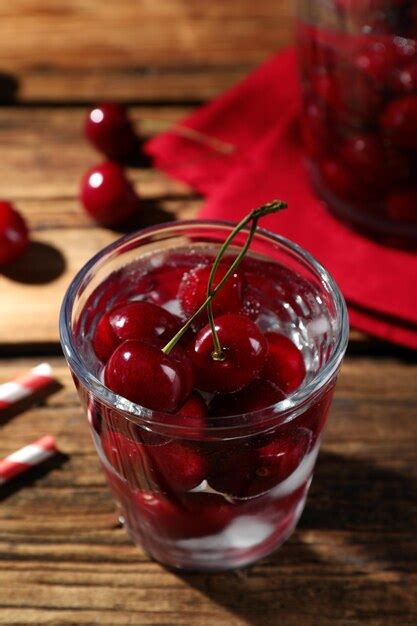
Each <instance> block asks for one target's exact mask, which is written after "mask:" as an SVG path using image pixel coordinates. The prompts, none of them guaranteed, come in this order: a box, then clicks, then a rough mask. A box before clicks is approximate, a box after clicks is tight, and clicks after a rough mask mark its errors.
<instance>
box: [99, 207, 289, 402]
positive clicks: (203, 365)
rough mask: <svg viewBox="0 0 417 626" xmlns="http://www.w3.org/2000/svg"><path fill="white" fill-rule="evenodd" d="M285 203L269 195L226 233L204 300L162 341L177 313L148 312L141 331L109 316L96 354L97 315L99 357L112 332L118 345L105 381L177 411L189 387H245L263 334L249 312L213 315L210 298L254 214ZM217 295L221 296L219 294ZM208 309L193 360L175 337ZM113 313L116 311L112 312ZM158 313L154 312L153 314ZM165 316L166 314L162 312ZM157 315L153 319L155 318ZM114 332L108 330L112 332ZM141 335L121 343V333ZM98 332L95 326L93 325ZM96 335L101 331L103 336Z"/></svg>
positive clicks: (261, 350)
mask: <svg viewBox="0 0 417 626" xmlns="http://www.w3.org/2000/svg"><path fill="white" fill-rule="evenodd" d="M285 206H286V205H285V204H284V203H283V202H280V201H274V202H271V203H269V204H266V205H264V206H262V207H260V208H259V209H255V210H253V211H251V212H250V213H249V214H248V215H247V216H246V217H245V218H244V219H243V220H242V221H241V222H240V223H239V224H238V225H237V226H236V227H235V228H234V229H233V231H232V232H231V233H230V235H229V237H228V238H227V239H226V241H225V242H224V244H223V245H222V247H221V249H220V251H219V253H218V255H217V257H216V259H215V261H214V263H213V267H212V269H211V272H210V275H209V277H208V281H207V295H206V298H205V300H204V302H203V303H202V304H201V305H200V306H199V307H198V309H197V310H196V311H195V312H194V313H193V315H191V317H190V318H189V319H188V321H187V322H186V323H185V324H184V326H183V327H182V328H181V329H179V330H178V332H176V334H175V335H174V337H173V338H172V339H171V340H170V341H169V342H168V343H166V345H164V342H165V340H166V335H167V334H168V333H169V332H171V333H172V332H173V331H174V325H175V323H176V319H175V318H174V317H173V316H171V318H169V319H168V318H167V316H168V315H169V314H168V313H167V312H166V311H164V310H163V309H159V307H156V309H158V310H159V311H163V313H159V314H157V313H155V316H156V317H155V318H154V319H153V320H152V316H151V314H149V316H147V320H146V322H140V321H138V324H141V323H144V324H146V326H147V330H146V332H145V331H144V330H143V329H142V330H140V331H139V330H138V329H136V331H135V333H132V332H131V330H132V329H130V330H129V329H128V327H127V326H126V325H124V324H123V323H120V320H119V322H117V319H116V321H115V320H113V321H112V322H111V323H110V325H109V326H111V328H110V331H109V341H108V342H107V343H108V348H107V350H106V354H101V355H100V354H99V351H100V349H101V348H102V347H103V346H105V345H107V344H106V339H105V337H106V332H105V326H106V324H109V322H108V320H107V321H106V317H104V318H102V320H100V322H99V325H98V327H97V329H98V335H99V338H100V339H99V341H98V344H99V345H98V346H95V350H96V352H97V353H98V355H99V356H101V358H103V360H104V359H105V358H106V356H108V354H109V353H110V352H111V350H112V348H113V344H112V336H115V335H117V338H116V339H115V342H119V345H118V346H117V347H116V348H115V349H114V351H113V352H111V356H110V357H109V358H108V361H107V364H106V367H105V383H106V385H107V386H108V387H109V388H110V389H112V390H113V391H115V392H116V393H118V394H119V395H122V396H124V397H126V398H128V399H129V400H131V401H133V402H135V403H137V404H141V405H143V406H146V407H147V408H149V409H153V410H159V411H166V412H171V413H175V412H177V411H178V410H179V409H180V408H181V406H182V405H183V404H184V402H185V401H186V400H187V398H188V397H190V393H191V391H192V389H193V387H194V383H195V380H194V379H195V377H196V378H197V381H196V383H197V384H196V386H197V387H198V388H199V389H201V390H210V391H213V390H216V391H220V392H235V391H238V390H239V389H242V388H243V387H245V386H246V385H247V384H248V383H250V382H251V381H252V380H253V379H254V378H256V376H257V375H258V374H259V373H260V371H261V369H262V367H263V366H264V363H265V358H266V352H267V343H266V339H265V337H264V335H263V334H262V333H261V332H260V331H259V329H258V328H257V326H256V325H255V324H254V322H252V321H251V320H250V319H249V318H247V317H245V316H244V315H238V314H236V313H226V314H223V315H221V316H219V317H218V318H217V320H216V321H215V320H214V315H213V304H215V302H216V300H215V298H216V295H217V293H218V292H220V290H221V289H222V288H223V286H224V285H225V284H226V283H227V281H228V280H229V279H230V277H231V276H232V275H233V274H235V272H236V269H237V267H238V265H239V264H240V263H241V261H242V260H243V258H244V256H245V254H246V252H247V251H248V249H249V246H250V244H251V241H252V239H253V237H254V235H255V232H256V228H257V223H258V220H259V219H260V218H261V217H262V216H264V215H267V214H269V213H274V212H276V211H279V210H281V209H283V208H285ZM248 223H251V227H250V232H249V235H248V237H247V240H246V243H245V245H244V246H243V248H242V249H241V251H240V253H239V254H238V256H237V257H236V259H235V260H234V261H233V262H232V263H231V265H230V267H229V268H228V269H227V271H225V272H224V273H223V271H222V274H223V275H222V277H221V279H220V280H219V282H217V284H216V286H215V287H213V284H214V279H215V276H216V272H217V270H218V268H219V265H220V263H221V261H222V258H223V256H224V254H225V253H226V251H227V249H228V248H229V245H230V244H231V242H232V240H233V239H234V238H235V236H236V235H237V233H239V232H240V231H241V230H242V229H243V228H244V227H245V226H246V225H247V224H248ZM219 297H221V296H219ZM140 304H141V305H142V306H143V305H145V306H147V307H152V305H151V304H150V303H144V302H143V303H139V302H136V303H131V305H125V306H137V305H140ZM205 310H207V313H208V318H209V324H208V325H207V326H206V327H205V328H203V329H202V330H201V331H200V332H199V334H198V335H197V338H196V340H195V343H194V348H193V351H192V362H191V360H190V358H189V356H188V355H187V354H186V353H185V352H184V351H183V350H182V349H181V348H180V346H179V345H178V343H179V342H180V340H181V339H182V338H183V337H184V335H185V334H186V333H187V331H188V330H189V329H190V327H191V326H192V324H193V322H194V321H195V319H196V318H197V317H198V316H199V315H200V314H201V313H202V312H203V311H205ZM116 313H117V312H116ZM158 315H159V317H158ZM161 316H163V317H165V320H163V319H162V317H161ZM157 318H158V319H157ZM112 333H113V335H112ZM132 335H134V336H135V337H140V339H139V340H138V339H135V340H128V341H124V342H123V343H120V341H121V340H123V339H124V338H126V337H129V336H130V337H132ZM96 337H97V330H96ZM101 337H104V339H102V338H101Z"/></svg>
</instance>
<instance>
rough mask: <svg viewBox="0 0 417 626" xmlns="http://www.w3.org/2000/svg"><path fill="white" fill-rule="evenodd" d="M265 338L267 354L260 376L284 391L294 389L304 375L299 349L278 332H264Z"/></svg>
mask: <svg viewBox="0 0 417 626" xmlns="http://www.w3.org/2000/svg"><path fill="white" fill-rule="evenodd" d="M265 338H266V339H267V341H268V354H267V357H266V362H265V367H264V369H263V371H262V376H264V377H265V378H266V379H267V380H269V381H270V382H272V383H273V384H274V385H276V386H277V387H279V388H280V389H282V391H284V392H285V393H291V392H293V391H295V389H297V387H299V386H300V385H301V383H302V382H303V380H304V378H305V375H306V366H305V362H304V358H303V355H302V352H301V350H299V349H298V348H297V346H296V345H295V344H294V343H293V342H292V341H291V340H290V339H288V337H286V336H285V335H281V334H280V333H274V332H269V333H265Z"/></svg>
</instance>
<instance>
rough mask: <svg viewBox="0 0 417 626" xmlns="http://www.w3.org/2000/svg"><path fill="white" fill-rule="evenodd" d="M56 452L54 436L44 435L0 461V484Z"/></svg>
mask: <svg viewBox="0 0 417 626" xmlns="http://www.w3.org/2000/svg"><path fill="white" fill-rule="evenodd" d="M57 452H58V448H57V446H56V441H55V437H52V436H51V435H45V436H44V437H41V438H40V439H37V441H34V442H33V443H31V444H29V445H28V446H25V447H24V448H20V450H16V452H13V453H12V454H10V455H9V456H7V457H6V458H5V459H3V460H2V461H0V485H3V484H4V483H6V482H8V481H9V480H10V479H11V478H14V477H15V476H19V474H23V472H26V471H27V470H28V469H30V468H31V467H35V465H39V463H43V461H46V459H49V458H50V457H52V456H54V454H56V453H57Z"/></svg>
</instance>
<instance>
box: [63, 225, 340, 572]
mask: <svg viewBox="0 0 417 626" xmlns="http://www.w3.org/2000/svg"><path fill="white" fill-rule="evenodd" d="M228 230H230V227H229V226H227V225H217V224H211V223H203V222H196V223H185V224H184V225H182V224H181V223H180V224H179V225H177V226H174V227H170V226H169V225H167V226H162V227H157V228H155V229H150V230H149V231H148V232H147V231H144V233H143V234H138V235H134V236H133V237H132V236H131V237H128V238H125V239H122V240H121V241H120V242H118V243H117V244H115V245H113V246H111V247H110V248H109V249H108V250H104V251H103V252H102V253H100V255H99V256H98V258H97V259H95V260H93V261H92V262H90V265H89V267H87V268H86V269H85V270H84V273H83V272H81V275H80V276H79V277H78V278H77V279H76V280H75V281H74V284H73V286H72V287H71V288H70V290H69V293H68V295H67V298H66V301H65V302H64V307H63V313H62V315H63V318H62V325H61V331H62V342H63V347H64V351H65V354H66V356H67V360H68V362H69V365H70V367H71V370H72V373H73V376H74V378H75V379H76V381H77V389H78V392H79V395H80V398H81V400H82V403H83V405H84V406H85V409H86V412H87V417H88V421H89V424H90V428H91V431H92V435H93V440H94V444H95V446H96V448H97V452H98V454H99V458H100V461H101V464H102V467H103V470H104V472H105V475H106V477H107V481H108V484H109V486H110V489H111V491H112V493H113V496H114V498H115V500H116V502H117V504H118V507H119V510H120V515H121V519H122V520H123V521H124V523H125V525H126V528H127V530H128V532H129V533H130V535H131V537H132V539H133V540H134V542H135V543H137V544H139V545H141V546H142V547H143V548H145V550H146V551H147V552H149V554H151V555H152V556H153V557H154V558H156V559H157V560H159V561H161V562H162V563H165V564H168V565H170V566H173V567H178V568H185V569H199V570H219V569H229V568H231V567H240V566H243V565H245V564H247V563H250V562H252V561H255V560H257V559H258V558H260V557H262V556H264V555H266V554H268V553H269V552H271V551H272V550H273V549H275V548H276V547H278V546H279V545H280V544H281V543H282V542H283V541H285V539H286V538H287V537H288V536H289V535H290V534H291V532H292V531H293V530H294V527H295V525H296V523H297V520H298V519H299V517H300V515H301V513H302V510H303V508H304V504H305V500H306V497H307V492H308V488H309V486H310V482H311V479H312V474H313V469H314V464H315V461H316V457H317V454H318V450H319V445H320V440H321V435H322V432H323V428H324V425H325V422H326V419H327V414H328V411H329V407H330V404H331V399H332V395H333V390H334V385H335V381H336V375H337V371H338V369H339V367H340V363H341V359H342V357H343V353H344V350H345V347H346V341H347V323H346V312H345V307H344V303H343V300H342V298H341V296H340V294H339V292H338V290H337V287H336V286H335V284H334V283H333V281H332V279H331V278H330V277H328V276H327V274H326V273H325V270H324V269H323V268H321V267H320V266H316V265H315V263H316V262H315V261H314V260H313V259H311V257H309V255H308V254H307V253H302V252H301V251H300V250H299V249H297V250H295V249H293V248H292V247H291V246H292V244H290V242H286V241H285V240H283V239H281V238H279V237H276V236H274V235H270V234H268V233H266V232H265V231H262V234H261V233H259V234H257V235H255V238H254V240H253V242H252V246H251V251H250V252H249V253H248V254H247V256H246V257H245V258H244V260H243V261H242V263H241V265H240V266H239V269H238V271H237V272H236V273H234V274H233V276H232V277H231V282H230V283H229V284H228V289H227V290H225V291H224V292H223V297H222V298H221V300H219V305H218V306H219V308H218V309H216V311H215V319H216V324H217V326H218V329H219V336H220V338H221V341H222V343H223V347H224V350H225V352H227V358H229V359H230V363H229V365H230V367H227V368H225V369H221V370H219V371H220V374H219V371H216V372H214V374H213V371H212V363H210V362H209V365H208V368H207V365H206V355H207V354H210V349H206V343H207V341H208V340H207V332H208V331H207V328H206V326H207V313H206V312H204V313H202V315H201V317H198V318H197V319H196V320H195V322H194V323H193V325H192V326H191V328H189V330H188V331H187V333H186V334H185V335H184V336H183V337H182V338H181V340H180V342H179V343H178V345H177V346H176V347H175V348H174V350H173V351H172V352H171V353H170V354H168V355H166V356H167V357H170V359H171V360H169V359H168V360H157V361H155V359H157V356H156V355H157V354H158V351H159V352H160V346H161V345H163V344H164V343H166V341H167V338H168V337H169V336H170V335H172V334H174V333H175V332H176V330H177V328H178V327H179V326H181V325H182V324H183V323H184V320H185V319H187V318H188V317H189V312H190V308H193V307H195V306H197V307H198V305H199V303H200V299H201V297H203V298H204V294H203V295H201V294H200V280H201V276H202V275H205V274H206V273H207V268H208V267H210V266H211V264H212V263H213V259H214V257H215V255H216V253H217V250H218V244H219V243H220V242H221V241H222V240H224V238H225V236H226V235H227V233H228ZM185 239H188V242H186V243H185V244H184V240H185ZM161 240H162V241H161ZM303 255H305V256H303ZM233 258H235V251H234V250H233V249H231V250H230V251H229V252H228V254H227V255H225V257H224V258H223V260H222V265H221V266H220V269H219V275H220V276H222V272H223V271H224V268H225V267H229V266H230V264H231V261H232V260H233ZM310 265H311V267H310ZM104 270H105V271H104ZM187 285H188V288H189V289H191V291H189V290H188V288H187ZM190 294H191V295H192V297H191V295H190ZM177 349H178V352H176V350H177ZM245 351H246V352H245ZM127 354H129V355H130V356H129V357H127V356H126V355H127ZM236 355H237V356H236ZM243 357H244V358H243ZM164 359H165V356H164ZM137 362H139V369H135V368H137V365H136V364H137ZM190 363H191V366H190ZM227 363H228V361H227V359H226V364H227ZM220 366H222V367H223V366H224V363H220ZM144 368H145V369H144ZM145 370H146V371H145ZM152 372H154V375H152ZM135 373H137V378H136V380H135V376H134V375H135ZM144 381H145V382H146V384H145V385H143V382H144ZM169 381H171V382H172V394H171V395H170V393H169V390H170V388H169V386H168V383H169ZM145 392H146V393H145ZM144 393H145V395H143V394H144ZM141 394H142V395H141ZM142 399H143V400H142ZM145 399H146V401H145ZM164 402H165V404H163V403H164ZM153 403H155V404H153ZM161 403H162V404H161ZM151 405H152V406H151ZM161 406H164V407H168V408H164V409H163V410H161V409H160V407H161Z"/></svg>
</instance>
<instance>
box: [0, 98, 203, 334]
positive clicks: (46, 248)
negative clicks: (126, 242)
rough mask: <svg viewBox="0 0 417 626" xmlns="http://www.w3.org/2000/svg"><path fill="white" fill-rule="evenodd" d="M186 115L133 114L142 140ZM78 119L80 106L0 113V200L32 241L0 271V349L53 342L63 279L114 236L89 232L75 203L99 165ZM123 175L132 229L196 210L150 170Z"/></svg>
mask: <svg viewBox="0 0 417 626" xmlns="http://www.w3.org/2000/svg"><path fill="white" fill-rule="evenodd" d="M187 111H189V109H184V108H172V109H171V108H166V107H162V108H151V109H150V108H146V107H142V108H135V109H134V110H133V116H134V118H135V120H136V121H137V122H138V123H140V125H141V127H142V128H143V132H144V133H145V134H146V135H149V134H153V133H155V132H158V131H160V130H162V129H164V128H167V127H168V126H169V125H170V124H171V123H172V122H173V121H174V120H175V119H178V118H179V117H182V116H183V115H184V114H185V113H186V112H187ZM84 116H85V109H84V108H76V109H57V108H44V109H35V110H33V109H31V108H28V109H23V108H21V109H13V108H4V109H1V110H0V148H2V154H3V158H2V162H1V164H0V197H2V198H9V199H11V200H12V201H14V202H15V203H16V205H17V206H18V208H19V209H20V210H21V211H22V213H23V214H24V215H25V217H26V219H27V221H28V223H29V226H30V228H31V236H32V241H33V245H32V247H31V249H30V250H29V253H28V254H27V255H26V256H25V257H23V258H22V259H21V261H20V262H18V263H15V264H13V266H12V267H11V268H9V269H4V271H3V273H0V302H1V309H2V314H1V316H0V344H16V343H21V344H22V343H25V342H26V343H45V342H57V341H58V327H57V320H58V312H59V307H60V303H61V301H62V298H63V295H64V293H65V290H66V288H67V287H68V284H69V282H70V280H71V278H72V277H73V276H74V275H75V273H76V272H77V271H78V270H79V269H80V268H81V267H82V265H84V263H85V262H86V261H87V260H88V259H89V258H90V257H91V256H92V255H93V254H95V253H96V252H97V251H98V250H99V249H100V248H102V247H103V246H104V245H107V244H108V243H110V242H111V241H113V240H114V239H116V238H117V237H119V236H120V233H119V232H115V231H111V230H108V229H104V228H100V227H98V226H96V225H95V224H94V223H93V222H92V220H91V219H89V217H88V216H87V215H86V214H85V213H84V211H83V210H82V208H81V207H80V205H79V203H78V201H77V198H76V196H77V191H78V185H79V181H80V179H81V177H82V175H83V173H84V172H85V171H86V170H87V169H88V167H90V166H91V165H93V164H94V163H96V162H98V161H100V160H101V157H100V155H98V154H97V153H95V152H94V151H93V150H92V149H91V148H90V147H89V146H88V145H87V143H86V142H85V141H84V139H83V137H82V132H81V128H82V122H83V118H84ZM58 155H59V158H58ZM129 176H130V177H131V179H132V181H133V182H134V184H135V187H136V188H137V190H138V193H140V195H141V197H142V198H143V206H142V210H141V212H140V215H138V220H137V225H136V226H137V228H140V227H143V226H149V225H150V224H153V223H156V222H158V221H159V222H161V221H166V220H169V219H172V217H173V215H175V216H177V217H186V218H191V217H193V216H194V215H195V214H196V211H197V208H198V206H199V205H200V204H201V201H200V200H197V199H196V198H195V196H194V194H193V193H192V192H191V190H190V189H188V188H187V187H186V186H185V185H182V184H180V183H178V182H175V181H172V180H170V179H168V178H167V177H166V176H164V175H163V174H161V173H160V172H157V171H155V170H152V169H149V168H138V169H131V170H130V171H129ZM26 302H30V307H28V306H24V305H23V303H26Z"/></svg>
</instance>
